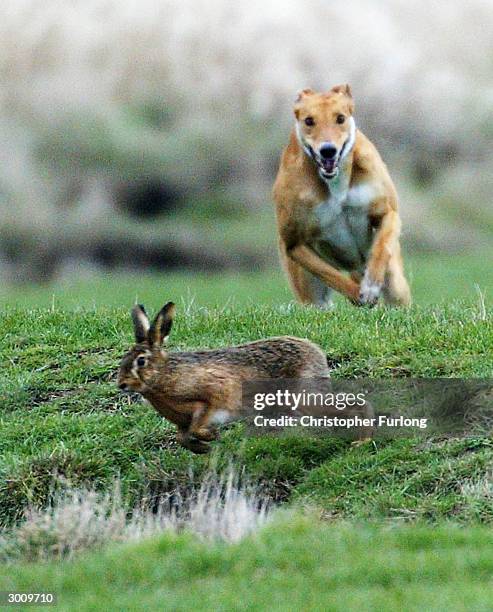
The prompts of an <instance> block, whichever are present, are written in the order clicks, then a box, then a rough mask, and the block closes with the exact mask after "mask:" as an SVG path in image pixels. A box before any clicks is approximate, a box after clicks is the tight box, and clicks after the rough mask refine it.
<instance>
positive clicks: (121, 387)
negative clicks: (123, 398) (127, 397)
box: [118, 383, 127, 391]
mask: <svg viewBox="0 0 493 612" xmlns="http://www.w3.org/2000/svg"><path fill="white" fill-rule="evenodd" d="M118 386H119V387H120V389H121V390H122V391H126V389H127V385H126V384H125V383H121V385H118Z"/></svg>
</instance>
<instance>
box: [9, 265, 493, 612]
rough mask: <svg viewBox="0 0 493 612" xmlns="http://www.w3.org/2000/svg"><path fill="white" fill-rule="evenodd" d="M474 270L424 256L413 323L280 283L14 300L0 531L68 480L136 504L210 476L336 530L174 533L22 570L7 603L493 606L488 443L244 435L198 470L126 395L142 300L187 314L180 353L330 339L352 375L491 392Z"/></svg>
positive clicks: (180, 285) (273, 276) (489, 328)
mask: <svg viewBox="0 0 493 612" xmlns="http://www.w3.org/2000/svg"><path fill="white" fill-rule="evenodd" d="M416 261H417V260H414V262H416ZM412 266H418V264H417V263H413V264H412ZM468 266H469V267H467V266H466V264H464V268H461V267H460V262H459V261H455V262H454V265H448V263H447V262H446V261H445V260H442V261H441V262H440V261H437V260H431V261H427V260H426V259H422V260H420V262H419V276H418V274H417V271H418V268H417V267H415V268H414V270H416V275H414V272H413V270H412V269H410V272H411V274H410V276H411V278H412V282H413V286H414V293H415V296H416V299H415V301H416V303H417V304H416V305H414V306H413V307H412V308H411V309H409V310H388V309H385V308H377V309H372V310H368V309H357V308H353V307H351V306H350V305H347V304H345V303H340V304H338V306H337V308H335V309H334V310H332V311H330V312H321V311H318V310H315V309H311V308H301V307H297V306H290V307H287V306H286V302H288V301H289V300H290V299H291V297H290V294H289V292H288V290H287V288H286V286H285V282H284V280H283V279H282V278H281V277H280V276H279V275H278V274H277V273H270V274H268V275H266V276H265V277H261V278H262V282H259V276H261V275H259V274H252V275H251V276H244V277H234V276H226V277H223V278H220V277H195V278H190V279H189V280H190V282H188V277H186V276H183V275H179V276H173V277H164V278H163V279H161V280H159V279H157V278H156V277H144V278H139V279H135V278H127V279H126V280H125V279H118V278H109V279H104V278H100V279H99V280H96V281H95V282H94V283H93V284H91V283H88V282H84V283H82V282H80V283H75V284H73V285H65V286H63V285H62V286H60V287H58V288H57V289H55V299H53V298H52V293H53V289H50V288H44V289H38V290H31V291H27V292H24V293H16V294H15V295H12V296H10V299H9V300H8V302H7V301H4V304H5V307H4V309H3V312H2V314H1V316H0V360H1V363H2V374H3V376H2V378H1V380H0V429H1V436H0V524H3V525H8V524H10V523H11V522H12V521H15V520H17V519H19V518H20V517H21V516H22V512H23V511H24V509H25V508H26V507H27V505H29V504H30V503H32V504H35V505H41V506H42V505H44V504H46V503H47V501H48V500H49V498H50V495H51V494H52V493H53V487H54V486H56V485H55V484H54V478H55V477H62V478H63V479H64V481H65V482H68V483H70V484H71V485H73V486H89V487H95V488H97V489H100V490H108V489H109V488H110V487H111V486H112V483H113V481H114V479H115V478H119V479H120V481H121V483H122V487H123V493H124V495H125V496H126V497H128V498H130V500H131V501H135V502H136V501H138V500H140V499H141V498H142V497H143V496H149V495H150V496H151V497H152V496H155V495H160V494H162V493H163V492H169V491H173V490H175V489H176V488H177V487H181V488H182V489H185V490H186V489H187V488H191V487H196V486H197V485H198V483H199V482H200V480H201V477H202V476H203V474H204V473H205V472H206V471H207V470H208V469H209V468H210V466H211V465H213V466H214V467H215V468H218V469H221V468H222V467H225V466H227V465H229V463H230V462H232V463H233V464H234V465H236V466H241V467H243V468H244V470H245V471H246V473H247V474H248V475H249V476H250V477H251V478H252V480H253V481H255V482H259V483H260V484H261V485H262V487H263V489H264V491H265V493H266V494H267V495H268V496H269V497H271V498H272V499H273V500H275V501H276V502H279V503H281V502H282V503H284V504H285V505H288V506H289V505H291V506H293V507H295V508H297V507H298V506H305V505H309V506H311V507H314V508H315V509H316V510H315V511H314V512H315V513H316V514H317V516H321V517H322V518H323V519H325V520H329V521H330V522H333V523H334V524H333V525H326V524H325V522H322V523H320V522H319V520H318V519H317V518H315V515H314V514H309V516H308V518H307V517H303V516H302V513H300V511H299V510H290V511H288V512H287V514H286V515H285V516H284V518H282V517H279V515H278V519H276V520H279V522H280V524H279V525H271V526H270V527H268V528H266V529H265V530H263V531H262V532H261V533H259V534H258V535H257V536H255V537H251V538H249V539H247V540H245V541H243V542H241V543H239V544H237V545H226V544H219V543H216V544H208V545H205V544H200V543H199V542H197V541H195V540H194V539H192V537H191V536H187V535H183V536H179V537H175V536H165V537H162V538H160V539H157V540H155V541H152V542H145V543H141V544H134V545H128V546H125V547H116V548H109V549H107V550H105V551H99V552H98V551H94V552H91V553H87V554H85V555H84V556H83V557H81V558H78V559H76V560H75V561H73V562H70V563H50V564H36V565H22V564H17V565H14V566H11V567H9V568H8V571H6V572H5V574H4V575H3V577H2V576H0V590H1V589H6V588H9V589H10V588H12V589H13V588H16V589H18V590H29V588H32V587H33V586H34V585H36V588H38V587H39V586H42V587H43V589H44V590H50V589H53V590H54V591H56V592H57V593H58V594H59V597H60V607H61V609H75V608H77V609H96V607H97V608H98V609H112V608H113V609H136V608H137V607H138V608H139V609H140V608H142V607H145V606H147V607H148V608H150V609H167V610H168V609H190V608H195V609H210V608H212V609H218V610H221V609H224V610H227V609H232V608H235V609H236V608H238V609H251V610H257V609H260V610H263V609H288V610H291V609H292V610H297V609H302V608H306V609H314V610H316V609H322V607H323V609H334V610H339V609H341V610H343V609H353V608H356V607H358V608H362V609H364V610H387V609H388V610H394V609H395V608H396V607H398V606H399V607H402V608H404V609H406V610H407V609H409V610H413V609H416V610H421V609H429V610H435V609H436V610H441V609H444V608H447V609H457V610H460V609H475V610H481V609H485V610H486V609H489V606H490V601H491V592H489V591H488V589H489V588H491V586H490V581H491V575H492V571H493V553H492V552H491V550H492V547H491V544H492V542H491V535H490V532H489V530H487V528H485V527H481V526H480V525H481V524H483V523H487V524H488V525H489V528H488V529H490V528H491V523H492V522H493V510H492V505H491V486H492V485H491V473H492V470H493V451H492V444H493V443H492V439H491V438H490V437H484V436H483V437H475V438H469V439H464V440H460V439H457V440H454V439H452V440H440V439H431V440H430V439H428V440H426V439H425V440H423V439H419V440H418V439H404V440H394V441H392V440H390V441H389V440H387V441H377V442H376V443H375V444H371V445H367V446H364V447H361V448H351V447H350V446H349V443H348V442H347V441H345V440H342V439H338V438H330V437H319V438H309V437H284V438H270V437H254V438H252V437H246V434H245V432H244V430H243V428H242V426H241V425H236V426H233V427H231V428H230V429H228V430H226V431H225V432H224V433H223V435H222V439H221V440H220V441H219V442H217V443H214V452H213V455H212V456H194V455H191V454H190V453H189V452H188V451H186V450H184V449H182V448H179V447H178V446H177V445H176V442H175V432H174V428H173V426H171V425H170V424H169V423H167V422H166V421H165V420H163V419H161V418H160V417H158V415H157V414H156V413H155V412H154V411H153V410H152V408H150V407H149V406H148V405H146V404H144V403H142V402H140V401H131V400H130V399H129V398H128V397H127V396H123V395H122V394H120V393H119V392H118V390H117V389H116V387H115V381H114V378H115V373H116V369H117V367H118V362H119V358H120V356H121V354H122V353H123V352H124V351H125V350H127V348H128V347H129V346H130V344H131V342H132V330H131V324H130V318H129V312H128V307H129V306H130V305H131V304H132V303H133V302H134V300H135V298H137V299H139V300H140V301H143V302H145V303H146V304H147V305H148V306H149V310H150V309H151V308H157V307H158V306H160V305H161V304H162V302H163V301H165V300H167V299H174V300H175V301H176V302H177V304H178V314H177V319H176V324H175V327H174V329H173V334H172V337H171V340H170V349H171V350H180V349H189V348H201V347H214V346H222V345H227V344H231V343H238V342H243V341H246V340H251V339H256V338H260V337H265V336H270V335H280V334H286V333H289V334H292V335H298V336H301V337H308V338H310V339H312V340H313V341H315V342H317V343H319V344H320V345H321V346H322V347H323V348H324V350H325V351H326V352H327V353H328V355H329V356H330V357H331V359H332V360H333V361H334V363H337V364H338V366H337V368H336V370H335V372H334V376H336V377H351V378H352V377H373V378H382V377H384V378H389V379H390V378H395V377H491V375H492V372H493V351H492V350H491V347H492V346H493V319H492V316H491V314H492V312H491V308H490V306H489V304H490V300H489V296H490V294H491V286H492V284H491V279H490V280H488V278H489V277H488V273H489V274H491V273H490V272H489V270H487V267H488V266H487V262H485V261H484V260H480V259H475V260H474V261H472V260H471V261H469V263H468ZM466 267H467V270H466ZM418 279H419V280H418ZM475 280H477V281H478V283H479V285H480V286H481V288H482V290H483V294H484V296H485V300H484V302H485V303H484V304H483V303H482V300H481V299H480V296H479V294H477V292H476V289H475V287H474V281H475ZM185 281H186V282H185ZM440 283H441V284H440ZM156 287H158V290H157V291H156ZM454 288H455V289H454ZM447 291H448V292H449V293H446V292H447ZM430 292H431V293H430ZM430 295H432V296H434V299H435V301H437V302H440V303H439V304H434V305H430V304H428V302H429V301H430V299H431V298H430ZM439 295H440V296H441V297H442V298H443V299H440V300H439V299H438V296H439ZM455 295H458V296H460V299H454V300H449V299H448V298H450V297H454V296H455ZM447 296H448V297H447ZM192 297H195V300H192ZM218 306H219V307H218ZM57 482H60V479H58V481H57ZM401 523H412V526H399V525H401ZM457 524H460V525H461V528H460V529H459V528H458V527H457ZM109 584H110V585H111V587H110V588H109V587H108V585H109ZM238 602H240V603H238ZM321 602H323V606H322V604H321ZM241 606H243V607H241Z"/></svg>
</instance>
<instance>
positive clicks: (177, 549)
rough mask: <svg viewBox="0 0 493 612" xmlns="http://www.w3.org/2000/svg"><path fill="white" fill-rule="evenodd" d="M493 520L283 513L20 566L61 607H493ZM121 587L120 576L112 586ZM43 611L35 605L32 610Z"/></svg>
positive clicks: (14, 578) (25, 580) (25, 584)
mask: <svg viewBox="0 0 493 612" xmlns="http://www.w3.org/2000/svg"><path fill="white" fill-rule="evenodd" d="M492 548H493V535H492V533H491V529H487V528H484V527H483V528H479V527H474V528H470V529H468V530H467V531H466V530H463V529H458V528H456V527H454V526H441V527H438V528H435V529H433V530H431V529H429V528H426V527H422V526H421V527H412V528H410V527H405V526H404V527H402V526H401V527H394V528H388V527H387V528H383V527H376V526H366V525H358V524H354V525H348V524H339V525H332V526H328V525H320V524H319V522H318V520H317V518H316V517H312V518H311V519H310V518H309V517H302V516H296V517H289V516H287V517H280V519H279V521H278V523H277V524H275V525H271V526H270V527H268V528H266V529H264V530H263V531H261V532H260V533H258V534H256V535H255V536H254V537H251V538H249V539H246V540H244V541H243V542H241V543H240V544H236V545H226V544H208V545H207V544H203V543H199V542H197V541H195V540H193V539H192V538H191V537H187V536H179V537H166V536H164V537H161V538H158V539H156V540H154V541H149V542H146V543H142V544H139V545H127V546H120V547H117V548H115V549H112V550H109V551H107V552H104V553H100V554H97V555H96V554H89V555H85V556H83V557H82V558H80V559H79V560H77V561H75V562H69V563H67V564H66V565H65V566H64V567H63V569H62V568H61V567H60V565H58V564H53V563H52V564H47V565H34V566H33V565H24V566H14V567H11V568H9V576H8V577H4V578H3V579H1V578H0V588H2V589H9V588H13V587H15V588H17V589H22V590H28V589H29V588H32V585H33V584H36V585H42V586H43V588H44V589H45V590H46V591H52V592H55V593H57V594H58V601H59V604H58V606H57V608H56V609H60V610H141V609H147V610H224V611H226V610H251V611H253V610H293V611H294V610H341V611H342V610H365V611H366V610H379V611H389V612H391V611H392V612H393V611H395V610H396V609H402V610H406V611H407V610H409V611H416V612H417V611H421V610H430V611H431V610H436V611H441V610H475V611H482V610H484V611H486V610H491V594H492V587H491V575H492V573H493V556H492V554H491V550H492ZM109 585H110V586H109ZM31 609H32V608H31Z"/></svg>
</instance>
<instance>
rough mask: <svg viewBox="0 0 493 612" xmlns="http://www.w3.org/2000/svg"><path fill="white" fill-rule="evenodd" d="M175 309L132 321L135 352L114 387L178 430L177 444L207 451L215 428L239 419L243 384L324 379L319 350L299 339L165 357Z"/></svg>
mask: <svg viewBox="0 0 493 612" xmlns="http://www.w3.org/2000/svg"><path fill="white" fill-rule="evenodd" d="M174 314H175V306H174V304H173V303H172V302H169V303H168V304H166V305H165V306H164V307H163V308H162V309H161V310H160V311H159V313H158V314H157V316H156V318H155V319H154V321H153V322H152V324H151V323H150V322H149V319H148V317H147V314H146V312H145V310H144V307H143V306H140V305H138V306H135V307H134V308H133V310H132V320H133V323H134V330H135V341H136V344H135V346H134V347H133V348H132V349H131V350H130V351H129V352H128V353H127V354H126V355H125V356H124V357H123V359H122V361H121V364H120V370H119V372H118V386H119V387H120V389H122V390H124V391H136V392H138V393H140V394H141V395H143V396H144V397H145V398H146V399H147V400H148V401H149V402H150V403H151V404H152V405H153V406H154V408H155V409H156V410H157V411H158V412H159V414H161V415H162V416H164V417H166V418H167V419H168V420H170V421H171V422H172V423H174V424H175V425H177V427H178V441H179V443H180V444H181V445H182V446H184V447H185V448H188V449H189V450H191V451H193V452H195V453H205V452H208V451H209V448H210V445H209V442H210V441H211V440H214V439H216V438H217V437H218V434H217V430H216V428H215V425H217V424H219V423H223V422H226V421H228V420H232V419H234V418H235V417H237V416H239V414H238V413H239V410H240V408H241V395H242V383H243V382H245V381H248V380H260V379H262V380H265V379H276V378H277V379H281V378H284V379H293V378H315V377H327V376H328V375H329V369H328V366H327V359H326V356H325V354H324V353H323V352H322V350H321V349H320V348H319V347H318V346H316V345H315V344H313V343H312V342H309V341H308V340H302V339H301V338H292V337H289V336H282V337H279V338H268V339H266V340H257V341H255V342H248V343H247V344H241V345H239V346H232V347H226V348H219V349H211V350H202V351H190V352H176V353H168V352H165V351H164V350H163V348H162V345H163V342H165V341H166V340H167V338H168V336H169V333H170V330H171V326H172V324H173V316H174Z"/></svg>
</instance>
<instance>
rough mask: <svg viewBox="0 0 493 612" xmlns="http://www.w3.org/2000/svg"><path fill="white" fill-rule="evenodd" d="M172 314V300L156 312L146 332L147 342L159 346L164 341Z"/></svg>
mask: <svg viewBox="0 0 493 612" xmlns="http://www.w3.org/2000/svg"><path fill="white" fill-rule="evenodd" d="M174 316H175V305H174V304H173V302H168V303H167V304H166V305H165V306H163V307H162V308H161V310H160V311H159V312H158V313H157V315H156V318H155V319H154V321H153V322H152V325H151V328H150V329H149V334H148V338H149V344H150V345H151V346H155V347H159V346H161V345H162V344H163V342H166V340H167V339H168V336H169V333H170V331H171V327H172V325H173V317H174Z"/></svg>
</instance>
